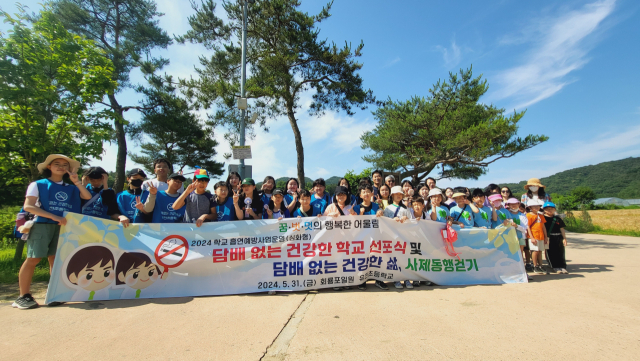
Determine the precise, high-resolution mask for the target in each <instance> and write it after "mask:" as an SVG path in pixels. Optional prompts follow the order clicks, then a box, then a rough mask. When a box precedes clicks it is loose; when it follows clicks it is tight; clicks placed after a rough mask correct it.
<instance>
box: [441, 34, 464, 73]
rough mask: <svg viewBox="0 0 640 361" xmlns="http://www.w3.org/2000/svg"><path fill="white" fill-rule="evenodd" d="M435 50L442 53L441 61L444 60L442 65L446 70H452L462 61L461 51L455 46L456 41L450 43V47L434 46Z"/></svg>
mask: <svg viewBox="0 0 640 361" xmlns="http://www.w3.org/2000/svg"><path fill="white" fill-rule="evenodd" d="M436 50H438V51H440V52H441V53H442V59H443V60H444V65H445V67H447V68H452V67H454V66H456V65H458V64H459V63H460V60H462V49H460V47H459V46H458V45H456V41H455V40H452V41H451V47H450V48H447V47H444V46H441V45H438V46H436Z"/></svg>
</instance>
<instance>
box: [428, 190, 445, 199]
mask: <svg viewBox="0 0 640 361" xmlns="http://www.w3.org/2000/svg"><path fill="white" fill-rule="evenodd" d="M437 195H440V196H441V195H442V191H441V190H440V188H433V189H431V190H429V198H431V197H433V196H437Z"/></svg>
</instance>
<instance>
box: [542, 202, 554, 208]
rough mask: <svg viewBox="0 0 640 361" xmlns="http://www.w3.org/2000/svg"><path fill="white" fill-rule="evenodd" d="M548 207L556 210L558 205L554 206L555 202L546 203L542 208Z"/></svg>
mask: <svg viewBox="0 0 640 361" xmlns="http://www.w3.org/2000/svg"><path fill="white" fill-rule="evenodd" d="M547 207H552V208H556V205H555V204H553V202H544V205H543V206H542V208H547Z"/></svg>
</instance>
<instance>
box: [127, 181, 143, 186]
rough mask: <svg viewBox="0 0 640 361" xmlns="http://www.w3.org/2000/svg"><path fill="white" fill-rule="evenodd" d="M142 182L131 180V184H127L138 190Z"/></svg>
mask: <svg viewBox="0 0 640 361" xmlns="http://www.w3.org/2000/svg"><path fill="white" fill-rule="evenodd" d="M142 182H143V180H142V179H132V180H131V182H129V184H130V185H131V186H133V187H136V188H140V186H141V185H142Z"/></svg>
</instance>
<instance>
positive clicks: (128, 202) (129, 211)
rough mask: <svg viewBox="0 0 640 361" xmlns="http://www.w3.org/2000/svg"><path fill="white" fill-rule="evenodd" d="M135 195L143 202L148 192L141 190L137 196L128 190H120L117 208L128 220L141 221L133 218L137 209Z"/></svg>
mask: <svg viewBox="0 0 640 361" xmlns="http://www.w3.org/2000/svg"><path fill="white" fill-rule="evenodd" d="M136 197H140V202H142V203H144V202H146V201H147V198H148V197H149V192H147V191H142V194H140V195H139V196H136V195H135V194H132V193H129V191H123V192H120V194H118V198H117V201H118V209H119V210H120V214H122V215H123V216H127V218H129V222H133V223H141V222H136V221H134V219H135V218H136V217H135V216H136V211H137V210H138V209H137V208H136Z"/></svg>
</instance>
